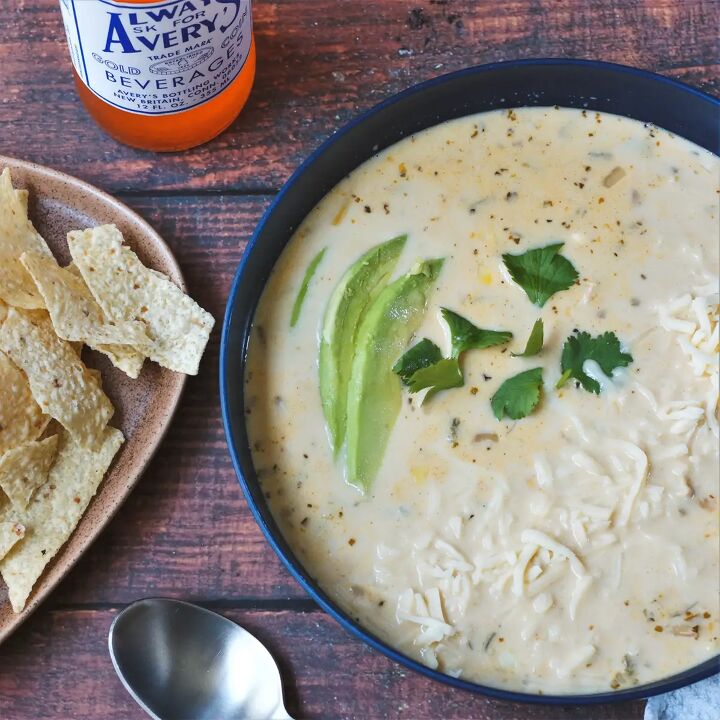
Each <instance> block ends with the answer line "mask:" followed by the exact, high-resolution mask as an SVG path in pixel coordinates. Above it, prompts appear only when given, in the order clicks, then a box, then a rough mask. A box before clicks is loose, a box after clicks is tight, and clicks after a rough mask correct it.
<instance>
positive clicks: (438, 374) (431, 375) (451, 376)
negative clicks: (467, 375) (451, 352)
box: [408, 358, 464, 402]
mask: <svg viewBox="0 0 720 720" xmlns="http://www.w3.org/2000/svg"><path fill="white" fill-rule="evenodd" d="M463 382H464V378H463V373H462V370H461V369H460V363H459V362H458V359H457V358H443V359H442V360H438V362H436V363H435V364H433V365H429V366H428V367H423V368H420V369H419V370H417V371H415V373H413V376H412V377H411V378H410V382H409V383H408V384H409V386H410V392H411V393H416V392H420V390H424V389H425V388H430V389H429V390H428V392H427V393H426V395H425V397H424V398H423V402H425V401H427V400H429V399H430V398H431V397H432V396H433V395H435V393H437V392H439V391H440V390H448V389H450V388H456V387H461V386H462V384H463Z"/></svg>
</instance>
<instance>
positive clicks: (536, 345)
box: [510, 320, 543, 357]
mask: <svg viewBox="0 0 720 720" xmlns="http://www.w3.org/2000/svg"><path fill="white" fill-rule="evenodd" d="M542 346H543V321H542V320H536V321H535V324H534V325H533V327H532V330H531V331H530V337H529V338H528V341H527V345H526V346H525V350H524V351H523V352H521V353H510V354H511V355H512V356H513V357H532V356H533V355H537V354H538V353H539V352H540V351H541V350H542Z"/></svg>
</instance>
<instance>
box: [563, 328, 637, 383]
mask: <svg viewBox="0 0 720 720" xmlns="http://www.w3.org/2000/svg"><path fill="white" fill-rule="evenodd" d="M586 360H594V361H595V362H596V363H597V364H598V365H599V366H600V369H601V370H602V371H603V372H604V373H605V374H606V375H607V376H608V377H612V374H613V371H614V370H615V369H616V368H619V367H627V366H628V365H629V364H630V363H631V362H632V361H633V358H632V355H630V353H626V352H623V351H622V349H621V347H620V340H618V337H617V335H615V333H613V332H606V333H603V334H602V335H597V336H596V337H592V336H591V335H590V334H589V333H586V332H581V333H577V334H575V335H571V336H570V337H569V338H568V339H567V340H566V341H565V345H564V346H563V349H562V355H561V356H560V369H561V370H562V371H563V375H562V377H561V378H560V380H563V379H564V382H565V381H567V379H569V378H571V377H572V378H575V379H576V380H577V381H578V382H579V383H580V384H581V385H582V386H583V387H584V388H585V390H587V391H588V392H593V393H596V394H598V395H599V394H600V383H599V382H598V381H597V380H595V379H594V378H591V377H590V376H589V375H588V374H587V373H586V372H585V371H584V370H583V365H584V363H585V361H586ZM564 382H563V384H564Z"/></svg>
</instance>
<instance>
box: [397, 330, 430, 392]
mask: <svg viewBox="0 0 720 720" xmlns="http://www.w3.org/2000/svg"><path fill="white" fill-rule="evenodd" d="M439 360H442V352H441V350H440V348H439V347H438V346H437V345H436V344H435V343H434V342H433V341H432V340H428V339H427V338H423V339H422V340H421V341H420V342H419V343H418V344H417V345H413V346H412V347H411V348H410V349H409V350H408V351H407V352H405V354H404V355H403V356H402V357H401V358H400V359H399V360H398V361H397V362H396V363H395V364H394V365H393V366H392V371H393V372H394V373H395V374H396V375H399V376H400V378H401V379H402V381H403V383H404V384H405V385H409V384H410V378H411V377H412V376H413V374H414V373H416V372H417V371H418V370H420V369H421V368H425V367H429V366H430V365H434V364H435V363H436V362H438V361H439Z"/></svg>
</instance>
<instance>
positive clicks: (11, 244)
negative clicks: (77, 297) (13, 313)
mask: <svg viewBox="0 0 720 720" xmlns="http://www.w3.org/2000/svg"><path fill="white" fill-rule="evenodd" d="M24 252H37V253H40V254H41V255H49V256H51V257H52V253H51V252H50V248H49V247H48V246H47V244H46V243H45V241H44V240H43V239H42V237H40V235H39V234H38V232H37V230H35V228H34V227H33V224H32V223H31V222H30V220H29V219H28V216H27V205H26V204H25V203H24V202H23V197H22V195H18V193H16V192H15V189H14V188H13V186H12V180H11V178H10V170H9V168H5V170H4V171H3V172H2V174H1V175H0V299H2V300H4V301H5V302H6V303H7V304H8V305H14V306H16V307H21V308H25V309H27V310H33V309H37V308H44V307H45V304H44V303H43V299H42V296H41V295H40V293H39V292H38V290H37V288H36V287H35V283H34V282H33V279H32V278H31V277H30V275H29V274H28V272H27V270H25V268H24V267H23V266H22V264H21V263H20V256H21V255H22V254H23V253H24Z"/></svg>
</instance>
